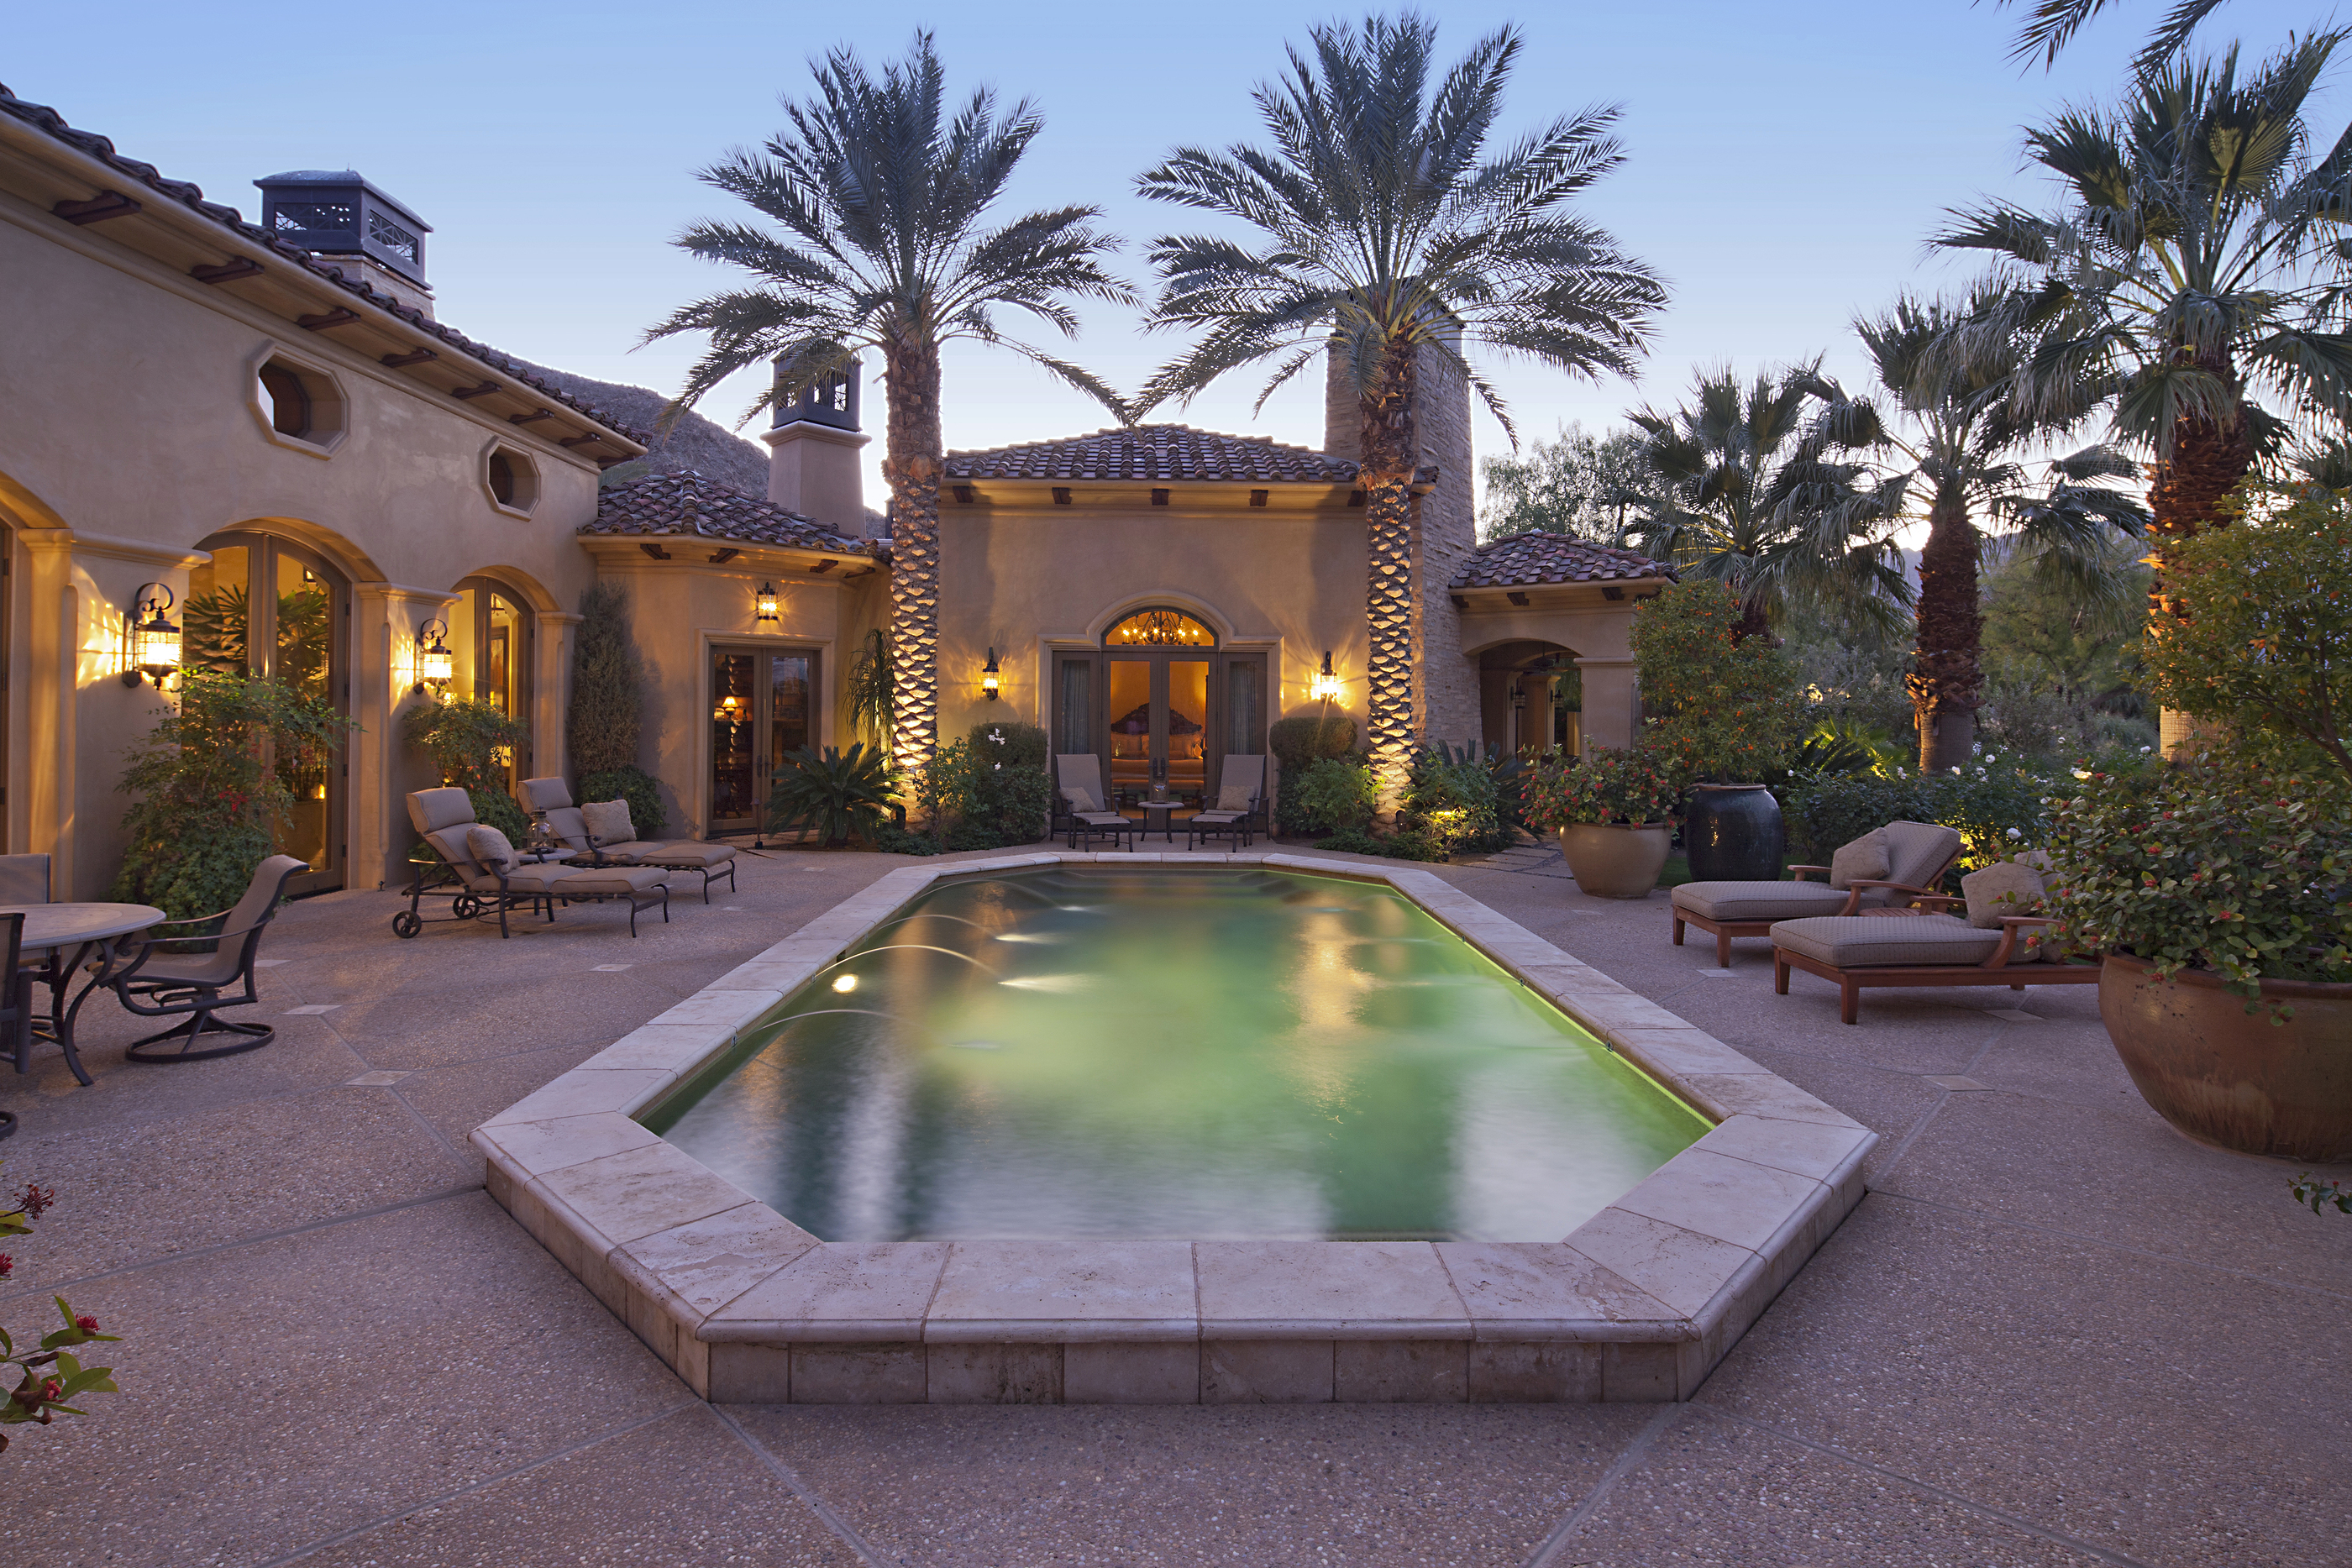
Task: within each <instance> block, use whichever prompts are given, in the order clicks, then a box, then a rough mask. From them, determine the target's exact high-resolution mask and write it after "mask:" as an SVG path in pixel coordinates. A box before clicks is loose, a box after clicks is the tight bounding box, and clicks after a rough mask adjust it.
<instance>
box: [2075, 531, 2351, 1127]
mask: <svg viewBox="0 0 2352 1568" xmlns="http://www.w3.org/2000/svg"><path fill="white" fill-rule="evenodd" d="M2233 510H2234V512H2235V517H2234V519H2233V522H2232V526H2231V527H2228V528H2213V529H2209V530H2207V531H2205V532H2203V533H2200V534H2198V535H2195V536H2193V537H2189V538H2174V539H2168V540H2167V541H2166V544H2165V553H2164V581H2163V585H2162V587H2163V592H2164V598H2163V599H2162V601H2160V602H2161V610H2160V611H2159V612H2158V614H2156V615H2155V616H2153V617H2151V619H2150V622H2149V625H2148V630H2147V633H2146V634H2145V635H2144V636H2143V638H2142V639H2141V647H2140V656H2141V659H2142V661H2143V663H2144V664H2145V666H2146V668H2147V672H2148V676H2149V684H2150V685H2151V687H2152V688H2153V690H2154V694H2155V695H2156V696H2157V697H2158V699H2159V700H2161V701H2162V702H2163V703H2164V704H2165V705H2166V706H2169V707H2173V708H2177V709H2179V710H2180V711H2181V712H2184V713H2186V714H2188V715H2189V716H2191V717H2193V718H2196V719H2199V720H2201V721H2203V723H2204V724H2205V725H2206V726H2207V727H2208V730H2207V740H2208V743H2209V747H2210V748H2209V750H2208V752H2207V753H2206V754H2205V755H2203V756H2201V757H2200V758H2197V759H2196V760H2194V761H2191V762H2187V763H2176V764H2174V765H2172V766H2169V767H2167V768H2160V769H2158V770H2156V771H2155V772H2153V773H2151V774H2148V775H2146V776H2143V777H2141V778H2137V779H2128V780H2118V779H2106V778H2105V777H2104V776H2100V775H2091V776H2089V778H2088V779H2087V783H2088V785H2089V788H2088V789H2085V790H2084V793H2083V794H2082V796H2081V798H2079V799H2077V800H2074V801H2072V802H2069V803H2067V804H2066V805H2064V806H2063V807H2062V808H2061V809H2060V810H2059V811H2058V813H2057V815H2056V818H2055V822H2054V827H2055V830H2056V831H2055V833H2054V835H2053V843H2052V849H2053V857H2054V859H2055V861H2056V864H2057V868H2058V871H2059V873H2060V875H2059V882H2060V891H2059V892H2058V893H2057V894H2055V895H2054V904H2055V906H2056V909H2057V911H2058V913H2059V914H2060V915H2062V917H2063V919H2064V921H2065V927H2066V930H2067V933H2068V934H2069V935H2070V936H2071V937H2072V938H2073V939H2074V941H2076V942H2078V943H2080V944H2081V945H2082V946H2085V947H2087V948H2089V949H2091V950H2092V951H2095V952H2099V953H2103V954H2105V960H2104V970H2103V973H2102V975H2101V978H2100V984H2099V1012H2100V1017H2101V1018H2102V1019H2103V1020H2104V1021H2105V1024H2106V1026H2107V1034H2108V1037H2109V1038H2110V1039H2111V1040H2114V1041H2115V1045H2116V1051H2117V1052H2118V1053H2119V1054H2120V1055H2121V1056H2122V1057H2123V1059H2124V1065H2125V1067H2126V1069H2127V1070H2128V1071H2130V1073H2131V1075H2132V1082H2134V1083H2135V1084H2137V1086H2138V1088H2139V1092H2140V1094H2141V1096H2142V1097H2143V1098H2145V1099H2146V1100H2147V1103H2149V1104H2150V1105H2152V1106H2154V1107H2155V1108H2156V1110H2157V1111H2158V1113H2160V1114H2162V1115H2163V1116H2164V1117H2165V1119H2166V1120H2167V1121H2168V1122H2170V1123H2171V1124H2173V1125H2174V1126H2176V1127H2178V1128H2179V1129H2180V1130H2181V1131H2182V1132H2185V1133H2187V1134H2189V1136H2191V1137H2194V1138H2198V1139H2200V1140H2202V1141H2204V1142H2207V1143H2211V1144H2217V1145H2221V1146H2222V1147H2224V1148H2231V1149H2237V1150H2240V1151H2242V1152H2243V1153H2247V1154H2256V1155H2273V1156H2275V1157H2279V1158H2286V1159H2304V1160H2336V1159H2344V1158H2347V1157H2352V951H2347V947H2346V936H2347V919H2352V751H2347V737H2346V735H2345V733H2344V730H2343V729H2342V728H2341V726H2342V725H2343V724H2344V723H2345V722H2346V720H2345V716H2346V715H2352V660H2347V657H2346V653H2345V650H2346V648H2347V647H2348V646H2352V500H2348V499H2347V497H2346V496H2343V495H2339V494H2337V493H2336V492H2335V491H2331V490H2327V489H2325V488H2322V487H2320V486H2306V487H2304V488H2301V489H2296V490H2282V489H2279V488H2276V487H2272V486H2251V487H2250V488H2249V491H2248V492H2247V494H2246V495H2245V497H2242V499H2241V502H2240V504H2239V505H2238V506H2237V507H2234V508H2233Z"/></svg>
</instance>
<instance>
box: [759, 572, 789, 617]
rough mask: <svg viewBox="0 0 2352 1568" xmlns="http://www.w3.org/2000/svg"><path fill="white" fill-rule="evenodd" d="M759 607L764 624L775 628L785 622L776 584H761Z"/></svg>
mask: <svg viewBox="0 0 2352 1568" xmlns="http://www.w3.org/2000/svg"><path fill="white" fill-rule="evenodd" d="M759 605H760V621H761V622H762V623H764V624H766V625H770V626H773V625H776V624H778V623H779V622H782V620H783V614H782V610H781V608H780V605H779V601H778V600H777V598H776V585H775V584H774V583H772V582H763V583H761V584H760V596H759Z"/></svg>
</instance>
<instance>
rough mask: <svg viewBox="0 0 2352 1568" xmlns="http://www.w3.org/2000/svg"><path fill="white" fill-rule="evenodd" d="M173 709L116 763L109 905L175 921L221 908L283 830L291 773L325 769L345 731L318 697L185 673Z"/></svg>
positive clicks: (258, 680) (262, 682)
mask: <svg viewBox="0 0 2352 1568" xmlns="http://www.w3.org/2000/svg"><path fill="white" fill-rule="evenodd" d="M180 682H181V685H180V694H179V695H180V706H179V709H178V711H177V712H173V711H169V710H167V711H166V712H165V713H164V714H163V716H161V717H160V718H158V719H157V720H156V722H155V727H154V729H153V730H152V731H151V732H149V734H148V735H147V737H146V738H144V739H143V740H139V741H134V742H133V743H132V744H131V747H130V749H129V751H128V752H127V754H126V757H127V760H126V763H125V766H124V768H123V770H122V779H121V783H120V784H119V785H118V786H117V788H119V789H122V790H123V791H125V792H126V793H128V794H129V795H130V796H131V807H130V809H129V810H126V811H124V812H123V814H122V825H123V829H124V831H125V833H126V836H127V837H128V840H129V842H128V843H127V845H126V846H125V848H124V851H123V857H122V870H121V873H120V874H118V875H117V876H116V877H115V879H114V887H113V893H112V896H113V897H114V898H116V899H119V900H121V901H122V902H124V903H129V904H153V905H155V906H156V907H157V908H159V909H161V910H163V913H164V914H165V915H168V916H169V917H171V918H172V919H174V920H192V919H194V918H196V917H197V916H199V915H215V914H218V913H220V912H221V911H223V910H225V909H227V908H229V907H230V906H231V905H232V904H236V901H237V899H238V898H240V897H241V896H243V894H244V893H245V889H246V884H247V883H249V882H250V881H251V880H252V879H253V868H254V867H256V866H257V865H259V864H260V863H261V862H262V860H263V859H264V857H266V856H267V855H268V853H269V852H270V850H271V847H272V846H273V845H275V844H277V843H278V842H281V841H283V837H284V834H285V832H286V831H287V829H288V827H289V824H290V822H291V821H292V816H293V809H294V793H293V791H292V790H291V789H289V788H288V787H287V784H286V779H288V778H289V776H299V775H301V774H303V773H314V772H318V771H320V770H323V769H324V768H326V766H327V763H328V760H329V758H331V757H332V756H333V755H334V749H335V747H337V746H338V745H340V744H341V742H342V740H343V739H344V737H346V736H348V735H349V734H350V733H351V732H352V729H354V728H355V727H356V726H354V725H353V724H352V722H351V720H349V719H347V718H344V717H343V716H341V715H340V714H338V713H336V712H335V710H334V708H333V707H332V706H331V705H330V704H329V703H328V702H327V701H326V700H325V698H324V697H323V696H319V695H310V694H307V693H305V692H303V691H302V690H301V689H299V687H297V686H295V685H291V684H289V683H287V682H284V681H278V680H274V679H270V678H268V677H262V676H247V675H244V674H223V673H221V672H218V671H213V670H203V669H194V668H188V669H184V670H182V672H181V674H180Z"/></svg>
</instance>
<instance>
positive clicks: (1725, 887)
mask: <svg viewBox="0 0 2352 1568" xmlns="http://www.w3.org/2000/svg"><path fill="white" fill-rule="evenodd" d="M1877 831H1878V832H1879V833H1880V834H1881V835H1882V836H1883V838H1884V841H1885V846H1886V875H1885V877H1883V878H1871V879H1865V880H1857V881H1852V882H1849V883H1847V884H1846V885H1845V886H1843V887H1840V886H1838V885H1836V884H1835V883H1833V882H1832V880H1831V875H1830V868H1829V867H1828V866H1825V865H1796V866H1790V868H1789V870H1790V872H1791V873H1793V874H1794V876H1795V878H1796V880H1794V881H1790V882H1686V883H1683V884H1682V885H1681V886H1680V887H1677V888H1675V889H1674V890H1673V892H1672V893H1671V894H1668V898H1669V900H1670V902H1671V904H1672V905H1673V909H1674V917H1675V946H1677V947H1679V946H1682V945H1683V928H1684V927H1685V925H1696V926H1697V927H1698V928H1699V929H1700V930H1702V931H1706V932H1711V933H1713V934H1714V936H1715V961H1716V963H1717V965H1718V966H1720V967H1723V968H1726V969H1728V968H1729V967H1731V939H1732V938H1733V937H1735V936H1766V935H1769V933H1770V931H1771V929H1772V927H1773V925H1774V924H1775V923H1776V922H1779V921H1782V920H1801V919H1804V918H1806V917H1808V916H1811V915H1824V916H1836V915H1859V914H1861V913H1862V912H1863V911H1864V910H1865V909H1878V908H1887V907H1890V906H1899V904H1898V903H1897V901H1899V900H1902V899H1904V898H1905V897H1906V896H1907V895H1909V894H1931V893H1933V892H1934V891H1935V890H1936V884H1937V883H1939V882H1941V881H1942V880H1943V878H1944V873H1946V872H1948V871H1949V870H1951V868H1952V862H1954V861H1956V860H1958V859H1959V858H1960V850H1961V842H1960V835H1959V834H1958V833H1957V832H1955V831H1952V830H1951V829H1949V828H1944V827H1938V826H1937V825H1936V824H1935V823H1933V822H1889V823H1887V824H1886V826H1885V827H1883V828H1880V829H1878V830H1877ZM1865 836H1866V835H1865ZM1856 842H1857V843H1859V842H1860V840H1857V841H1856ZM1852 847H1853V846H1852V845H1848V846H1846V848H1852ZM1839 852H1840V853H1841V854H1843V853H1844V850H1843V849H1841V850H1840V851H1839ZM1811 876H1819V877H1820V878H1821V880H1820V881H1819V882H1813V881H1809V880H1807V879H1808V878H1809V877H1811Z"/></svg>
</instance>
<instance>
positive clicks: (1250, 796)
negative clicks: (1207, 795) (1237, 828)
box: [1217, 784, 1257, 811]
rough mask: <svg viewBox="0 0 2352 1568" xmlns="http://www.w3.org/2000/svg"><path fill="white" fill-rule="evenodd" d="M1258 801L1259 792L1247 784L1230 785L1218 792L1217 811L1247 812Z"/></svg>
mask: <svg viewBox="0 0 2352 1568" xmlns="http://www.w3.org/2000/svg"><path fill="white" fill-rule="evenodd" d="M1256 800H1257V791H1256V790H1255V789H1252V788H1251V787H1250V786H1249V785H1247V784H1228V785H1226V786H1225V787H1224V788H1223V789H1220V790H1218V791H1217V810H1220V811H1246V810H1249V809H1250V807H1251V806H1252V805H1253V804H1254V803H1255V801H1256Z"/></svg>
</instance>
